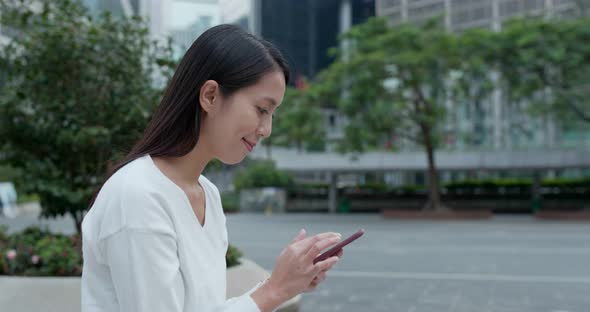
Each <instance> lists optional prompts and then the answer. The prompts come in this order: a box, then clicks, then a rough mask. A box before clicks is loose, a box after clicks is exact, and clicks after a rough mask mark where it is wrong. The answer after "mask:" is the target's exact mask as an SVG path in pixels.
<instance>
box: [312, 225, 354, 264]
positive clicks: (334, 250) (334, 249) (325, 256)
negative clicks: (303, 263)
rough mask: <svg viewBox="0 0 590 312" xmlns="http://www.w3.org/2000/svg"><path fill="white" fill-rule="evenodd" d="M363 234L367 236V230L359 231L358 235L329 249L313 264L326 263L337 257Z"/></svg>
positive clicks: (314, 260) (351, 236)
mask: <svg viewBox="0 0 590 312" xmlns="http://www.w3.org/2000/svg"><path fill="white" fill-rule="evenodd" d="M363 234H365V229H360V230H358V231H357V232H356V233H354V234H352V235H350V237H348V238H347V239H345V240H343V241H341V242H340V243H338V244H336V245H335V246H334V247H332V248H330V249H328V251H326V252H324V253H322V254H321V255H319V256H317V257H316V258H315V259H313V263H314V264H316V263H317V262H320V261H324V260H326V259H328V258H330V257H332V256H334V255H336V254H337V253H338V252H339V251H340V249H342V248H343V247H344V246H346V245H348V244H350V243H352V242H354V241H355V240H356V239H358V238H359V237H361V236H363Z"/></svg>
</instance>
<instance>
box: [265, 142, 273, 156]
mask: <svg viewBox="0 0 590 312" xmlns="http://www.w3.org/2000/svg"><path fill="white" fill-rule="evenodd" d="M264 141H265V142H264V145H265V146H266V159H267V160H271V159H272V141H271V139H270V138H266V139H265V140H264Z"/></svg>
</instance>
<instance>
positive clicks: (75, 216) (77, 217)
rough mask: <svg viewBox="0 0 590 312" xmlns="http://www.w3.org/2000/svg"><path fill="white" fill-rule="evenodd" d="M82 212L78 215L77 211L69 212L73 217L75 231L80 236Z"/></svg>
mask: <svg viewBox="0 0 590 312" xmlns="http://www.w3.org/2000/svg"><path fill="white" fill-rule="evenodd" d="M82 214H83V213H82V212H80V215H78V214H77V213H73V212H70V215H71V216H72V219H74V225H75V226H76V232H77V233H78V235H80V236H82Z"/></svg>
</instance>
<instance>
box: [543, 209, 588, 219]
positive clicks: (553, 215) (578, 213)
mask: <svg viewBox="0 0 590 312" xmlns="http://www.w3.org/2000/svg"><path fill="white" fill-rule="evenodd" d="M535 217H537V218H538V219H545V220H570V221H590V210H569V211H568V210H552V209H540V210H538V211H537V212H536V213H535Z"/></svg>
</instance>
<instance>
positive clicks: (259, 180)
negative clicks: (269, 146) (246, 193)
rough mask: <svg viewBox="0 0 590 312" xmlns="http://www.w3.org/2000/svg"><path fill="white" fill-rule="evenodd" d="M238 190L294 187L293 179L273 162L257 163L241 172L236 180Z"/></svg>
mask: <svg viewBox="0 0 590 312" xmlns="http://www.w3.org/2000/svg"><path fill="white" fill-rule="evenodd" d="M234 185H235V187H236V189H237V190H241V189H244V188H255V187H268V186H274V187H284V188H289V187H291V186H292V185H293V179H292V178H291V175H289V174H288V173H287V172H284V171H282V170H279V169H277V168H276V166H275V165H274V162H272V161H266V160H263V161H255V162H251V164H249V165H248V166H247V167H245V168H243V169H242V170H240V171H239V172H238V173H237V174H236V176H235V178H234Z"/></svg>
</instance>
